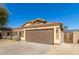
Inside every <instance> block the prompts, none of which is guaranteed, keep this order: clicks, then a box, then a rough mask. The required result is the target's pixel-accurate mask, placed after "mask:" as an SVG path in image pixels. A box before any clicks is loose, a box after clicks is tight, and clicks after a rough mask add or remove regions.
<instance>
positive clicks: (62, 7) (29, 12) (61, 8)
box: [5, 3, 79, 29]
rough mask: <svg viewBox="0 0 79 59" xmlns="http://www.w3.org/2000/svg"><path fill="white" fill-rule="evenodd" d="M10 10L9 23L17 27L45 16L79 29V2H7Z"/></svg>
mask: <svg viewBox="0 0 79 59" xmlns="http://www.w3.org/2000/svg"><path fill="white" fill-rule="evenodd" d="M5 7H6V8H7V9H8V11H9V24H8V26H9V27H11V28H17V27H20V26H21V25H23V24H24V23H26V22H27V21H31V20H34V19H36V18H43V19H45V20H47V21H48V22H62V23H63V24H64V25H67V26H68V28H69V29H79V4H73V3H72V4H67V3H65V4H64V3H63V4H61V3H59V4H56V3H35V4H34V3H16V4H14V3H13V4H12V3H11V4H5Z"/></svg>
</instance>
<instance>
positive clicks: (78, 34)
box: [73, 31, 79, 44]
mask: <svg viewBox="0 0 79 59" xmlns="http://www.w3.org/2000/svg"><path fill="white" fill-rule="evenodd" d="M78 39H79V31H74V32H73V44H78V43H77V40H78Z"/></svg>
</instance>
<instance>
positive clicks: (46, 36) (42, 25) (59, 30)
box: [13, 18, 63, 44]
mask: <svg viewBox="0 0 79 59" xmlns="http://www.w3.org/2000/svg"><path fill="white" fill-rule="evenodd" d="M13 37H17V38H18V39H19V40H23V41H26V42H36V43H43V44H61V42H62V39H63V24H62V23H59V22H47V21H45V20H44V19H41V18H37V19H35V20H33V21H30V22H27V23H25V24H24V25H22V26H21V27H19V28H16V29H13Z"/></svg>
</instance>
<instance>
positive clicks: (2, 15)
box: [0, 8, 8, 27]
mask: <svg viewBox="0 0 79 59" xmlns="http://www.w3.org/2000/svg"><path fill="white" fill-rule="evenodd" d="M7 22H8V12H7V10H6V9H5V8H0V27H4V26H6V25H7Z"/></svg>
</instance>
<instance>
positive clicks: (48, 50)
mask: <svg viewBox="0 0 79 59" xmlns="http://www.w3.org/2000/svg"><path fill="white" fill-rule="evenodd" d="M0 55H79V44H77V45H74V44H67V43H62V44H61V45H48V44H40V43H33V42H25V41H12V40H0Z"/></svg>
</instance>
